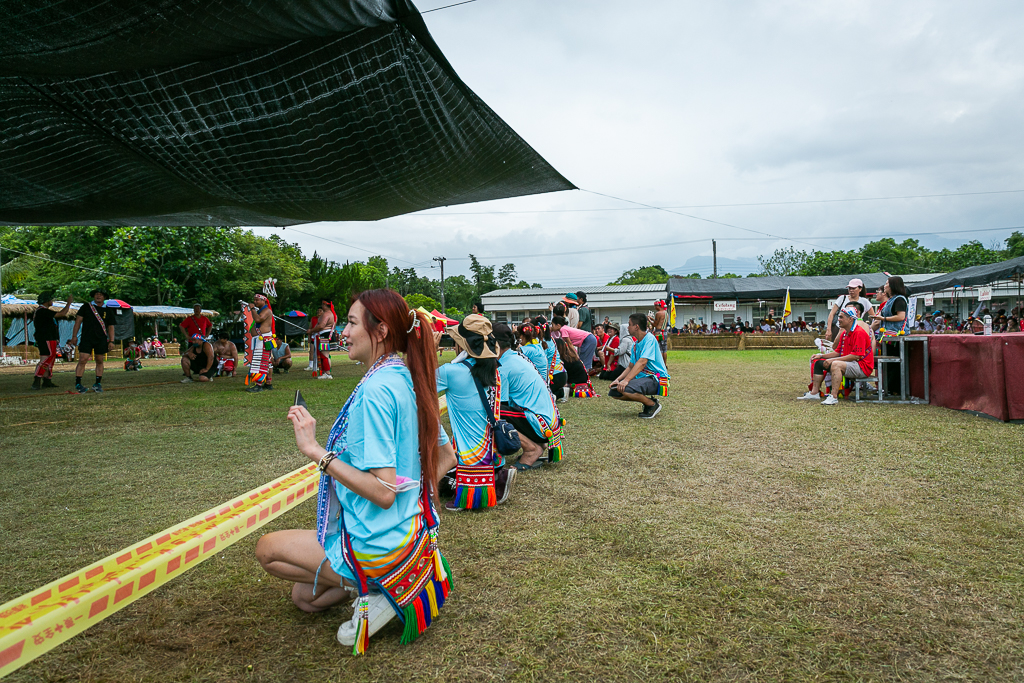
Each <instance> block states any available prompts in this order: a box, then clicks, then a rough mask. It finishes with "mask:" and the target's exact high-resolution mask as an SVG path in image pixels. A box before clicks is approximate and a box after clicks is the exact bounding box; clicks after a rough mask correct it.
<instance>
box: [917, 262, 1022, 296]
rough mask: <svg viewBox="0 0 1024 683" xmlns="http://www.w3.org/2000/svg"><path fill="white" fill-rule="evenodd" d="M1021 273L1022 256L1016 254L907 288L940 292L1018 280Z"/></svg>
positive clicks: (955, 271)
mask: <svg viewBox="0 0 1024 683" xmlns="http://www.w3.org/2000/svg"><path fill="white" fill-rule="evenodd" d="M1022 274H1024V256H1018V257H1017V258H1012V259H1010V260H1008V261H1000V262H999V263H986V264H985V265H981V266H971V267H969V268H961V269H960V270H954V271H953V272H952V273H946V274H944V275H939V276H938V277H935V278H932V279H931V280H925V281H924V282H915V283H914V284H912V285H908V287H907V289H909V290H910V291H911V292H912V293H914V294H916V293H919V292H940V291H942V290H943V289H947V288H949V287H975V286H977V285H987V284H991V283H993V282H998V281H1000V280H1011V279H1017V280H1018V281H1019V279H1020V276H1021V275H1022Z"/></svg>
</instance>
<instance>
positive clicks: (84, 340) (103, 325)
mask: <svg viewBox="0 0 1024 683" xmlns="http://www.w3.org/2000/svg"><path fill="white" fill-rule="evenodd" d="M89 296H90V297H91V298H92V301H90V302H89V303H87V304H84V305H83V306H82V307H81V308H79V309H78V313H77V314H76V315H75V328H74V330H73V331H72V333H71V338H72V339H77V338H78V331H79V330H81V331H82V337H81V339H79V341H78V366H77V367H76V368H75V391H77V392H78V393H80V394H84V393H86V392H87V391H88V389H86V388H85V387H84V386H82V375H84V374H85V366H86V364H87V363H88V362H89V360H90V359H92V358H95V359H96V382H95V384H93V385H92V389H93V391H96V392H100V391H103V361H104V360H105V359H106V357H107V354H108V353H109V352H110V351H111V350H112V349H113V348H114V325H115V323H116V321H115V319H114V311H113V310H111V309H109V308H105V307H104V306H103V303H104V302H105V301H106V299H107V293H106V292H104V291H103V290H102V289H94V290H92V291H91V292H89Z"/></svg>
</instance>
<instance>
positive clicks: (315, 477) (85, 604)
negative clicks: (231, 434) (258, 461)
mask: <svg viewBox="0 0 1024 683" xmlns="http://www.w3.org/2000/svg"><path fill="white" fill-rule="evenodd" d="M438 403H439V405H440V410H441V413H442V414H443V413H444V412H445V411H446V410H447V407H448V406H447V401H445V398H444V397H443V396H442V397H441V398H440V399H438ZM319 479H320V475H319V473H318V472H317V469H316V465H314V464H309V465H306V466H305V467H300V468H299V469H297V470H295V471H294V472H291V473H289V474H286V475H284V476H283V477H280V478H278V479H275V480H274V481H272V482H270V483H268V484H265V485H263V486H261V487H259V488H256V489H253V490H252V491H249V492H248V493H245V494H243V495H241V496H239V497H237V498H234V499H233V500H229V501H228V502H226V503H224V504H223V505H219V506H217V507H215V508H212V509H210V510H207V511H206V512H204V513H202V514H200V515H196V516H195V517H193V518H191V519H187V520H185V521H184V522H181V523H179V524H176V525H174V526H172V527H170V528H169V529H165V530H163V531H161V532H160V533H158V534H154V535H153V536H150V537H149V538H147V539H145V540H143V541H141V542H140V543H137V544H135V545H132V546H129V547H128V548H125V549H124V550H122V551H120V552H118V553H115V554H113V555H111V556H109V557H106V558H104V559H102V560H100V561H99V562H95V563H93V564H91V565H89V566H88V567H85V568H84V569H80V570H78V571H77V572H74V573H72V574H68V575H67V576H65V577H63V578H61V579H58V580H56V581H54V582H52V583H48V584H46V585H45V586H43V587H42V588H39V589H37V590H34V591H32V592H31V593H27V594H25V595H23V596H21V597H20V598H17V599H15V600H11V601H10V602H8V603H6V604H4V605H0V678H3V677H4V676H6V675H7V674H9V673H11V672H12V671H15V670H17V669H19V668H21V667H22V666H24V665H25V664H28V663H29V662H31V661H32V660H33V659H35V658H36V657H39V656H40V655H42V654H44V653H45V652H48V651H50V650H52V649H53V648H55V647H57V646H58V645H60V644H61V643H63V642H64V641H65V640H68V639H70V638H72V637H74V636H76V635H78V634H80V633H82V632H83V631H85V630H86V629H87V628H89V627H90V626H94V625H95V624H97V623H99V622H100V621H102V620H103V619H106V618H107V617H109V616H110V615H111V614H113V613H114V612H117V611H118V610H120V609H123V608H124V607H127V606H128V605H130V604H131V603H133V602H135V601H136V600H138V599H139V598H141V597H142V596H144V595H146V594H148V593H150V592H152V591H153V590H155V589H156V588H158V587H160V586H162V585H163V584H165V583H167V582H168V581H170V580H171V579H173V578H175V577H177V576H180V575H181V574H183V573H184V572H186V571H187V570H189V569H192V568H193V567H196V566H198V565H199V564H200V563H201V562H203V561H204V560H207V559H209V558H210V557H212V556H213V555H214V554H216V552H217V551H218V550H223V549H224V548H226V547H228V546H229V545H232V544H233V543H236V542H237V541H239V540H240V539H242V538H244V537H245V536H247V535H249V534H250V533H252V532H253V531H255V530H257V529H259V528H260V527H261V526H263V525H264V524H266V523H268V522H270V521H271V520H273V519H276V518H277V517H280V516H281V515H283V514H284V513H285V512H287V511H288V510H291V509H292V508H294V507H295V506H297V505H298V504H299V503H301V502H303V501H305V500H308V499H310V498H312V497H313V496H314V495H315V494H316V491H317V487H318V485H319Z"/></svg>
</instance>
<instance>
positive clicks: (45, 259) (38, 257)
mask: <svg viewBox="0 0 1024 683" xmlns="http://www.w3.org/2000/svg"><path fill="white" fill-rule="evenodd" d="M0 248H2V249H3V250H4V251H13V252H14V253H15V254H21V255H22V256H29V257H31V258H37V259H40V260H42V261H49V262H50V263H59V264H60V265H62V266H68V267H71V268H78V269H79V270H90V271H92V272H94V273H103V274H104V275H111V276H113V277H123V278H125V279H126V280H138V279H139V278H137V277H132V276H130V275H118V274H117V273H108V272H107V271H105V270H99V269H98V268H86V267H85V266H79V265H76V264H74V263H65V262H64V261H58V260H57V259H52V258H48V257H46V256H40V255H39V254H29V253H28V252H24V251H18V250H17V249H11V248H10V247H0Z"/></svg>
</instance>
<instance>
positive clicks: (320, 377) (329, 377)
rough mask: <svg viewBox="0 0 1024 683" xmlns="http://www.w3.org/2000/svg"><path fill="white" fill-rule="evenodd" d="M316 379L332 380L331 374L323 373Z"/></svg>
mask: <svg viewBox="0 0 1024 683" xmlns="http://www.w3.org/2000/svg"><path fill="white" fill-rule="evenodd" d="M317 379H334V378H333V377H331V373H329V372H325V373H324V374H322V375H320V376H319V377H317Z"/></svg>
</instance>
